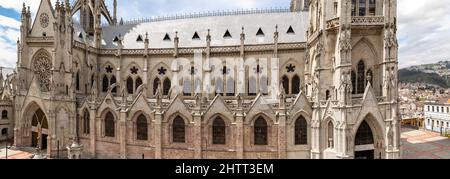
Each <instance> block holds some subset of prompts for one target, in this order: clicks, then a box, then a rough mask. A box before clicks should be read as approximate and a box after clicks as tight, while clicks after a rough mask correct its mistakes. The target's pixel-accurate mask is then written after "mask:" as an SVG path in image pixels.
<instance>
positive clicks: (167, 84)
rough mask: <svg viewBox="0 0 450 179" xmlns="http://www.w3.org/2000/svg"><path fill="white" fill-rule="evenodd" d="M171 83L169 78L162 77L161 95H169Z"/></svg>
mask: <svg viewBox="0 0 450 179" xmlns="http://www.w3.org/2000/svg"><path fill="white" fill-rule="evenodd" d="M171 85H172V83H171V81H170V79H169V78H166V79H164V83H163V95H164V96H167V95H169V91H170V87H171Z"/></svg>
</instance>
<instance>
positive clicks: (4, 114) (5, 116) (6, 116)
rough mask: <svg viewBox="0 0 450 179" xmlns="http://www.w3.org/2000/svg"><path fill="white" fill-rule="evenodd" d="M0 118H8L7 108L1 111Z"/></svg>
mask: <svg viewBox="0 0 450 179" xmlns="http://www.w3.org/2000/svg"><path fill="white" fill-rule="evenodd" d="M2 119H8V111H7V110H3V111H2Z"/></svg>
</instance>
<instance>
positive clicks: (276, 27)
mask: <svg viewBox="0 0 450 179" xmlns="http://www.w3.org/2000/svg"><path fill="white" fill-rule="evenodd" d="M275 32H278V24H277V25H275Z"/></svg>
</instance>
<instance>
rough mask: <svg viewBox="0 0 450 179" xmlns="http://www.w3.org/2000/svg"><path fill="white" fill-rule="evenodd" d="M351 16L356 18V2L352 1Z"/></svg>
mask: <svg viewBox="0 0 450 179" xmlns="http://www.w3.org/2000/svg"><path fill="white" fill-rule="evenodd" d="M352 16H356V0H352Z"/></svg>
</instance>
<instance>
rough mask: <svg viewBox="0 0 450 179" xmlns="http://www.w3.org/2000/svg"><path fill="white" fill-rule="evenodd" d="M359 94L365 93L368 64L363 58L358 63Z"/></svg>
mask: <svg viewBox="0 0 450 179" xmlns="http://www.w3.org/2000/svg"><path fill="white" fill-rule="evenodd" d="M357 80H358V81H357V84H356V86H357V94H362V93H364V90H365V89H364V88H365V82H366V65H365V64H364V62H363V61H362V60H361V61H359V63H358V79H357Z"/></svg>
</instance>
